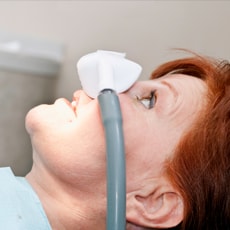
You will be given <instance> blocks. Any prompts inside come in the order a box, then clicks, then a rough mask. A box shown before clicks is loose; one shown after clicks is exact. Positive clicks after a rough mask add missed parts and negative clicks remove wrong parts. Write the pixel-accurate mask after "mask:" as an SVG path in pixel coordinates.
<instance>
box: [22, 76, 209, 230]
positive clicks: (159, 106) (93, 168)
mask: <svg viewBox="0 0 230 230" xmlns="http://www.w3.org/2000/svg"><path fill="white" fill-rule="evenodd" d="M206 90H207V88H206V85H205V84H204V83H203V82H202V81H201V80H199V79H197V78H194V77H191V76H186V75H167V76H164V77H161V78H159V79H155V80H149V81H140V82H136V83H135V84H134V85H133V86H132V87H131V88H130V89H129V90H128V91H126V92H125V93H122V94H120V95H119V99H120V104H121V110H122V116H123V129H124V137H125V149H126V164H127V220H128V221H129V222H132V223H134V224H135V225H134V224H133V225H132V224H127V229H140V228H138V227H137V226H136V225H144V226H149V227H153V226H154V227H159V226H161V227H162V226H163V227H164V226H168V225H171V222H170V221H169V220H166V219H165V218H163V217H161V218H160V219H159V218H158V219H157V222H156V221H155V219H156V218H155V219H154V221H153V219H151V220H150V216H151V218H152V216H153V215H152V213H155V212H156V211H158V210H167V208H166V209H163V208H161V207H163V199H158V200H157V199H156V202H154V204H153V205H152V206H151V205H149V204H150V203H149V200H150V199H147V198H149V195H150V194H163V193H164V194H166V192H167V194H168V193H170V194H172V192H174V190H172V189H173V188H172V185H171V184H170V181H168V180H167V178H165V176H164V171H163V169H164V162H165V160H166V159H168V158H170V157H172V156H173V150H174V149H175V147H176V145H177V143H178V142H179V140H180V138H181V136H182V135H183V133H185V132H186V130H187V129H189V127H191V125H192V123H193V122H194V120H195V119H196V118H197V115H198V113H199V111H200V110H201V109H202V106H203V105H204V100H201V98H202V99H203V98H204V97H203V96H204V95H205V93H206ZM153 91H155V94H156V104H155V105H154V107H153V108H151V109H149V108H147V107H145V106H144V105H143V104H142V103H141V101H140V100H139V99H137V98H144V97H149V95H150V94H151V92H153ZM26 128H27V131H28V133H29V135H30V137H31V142H32V146H33V160H34V163H33V167H32V170H31V172H30V173H29V174H28V175H27V176H26V178H27V180H28V181H29V183H30V184H31V185H32V187H33V188H34V190H35V191H36V193H37V194H38V196H39V198H40V200H41V202H42V204H43V207H44V210H45V212H46V214H47V217H48V219H49V221H50V224H51V226H52V229H55V230H56V229H58V230H60V229H68V230H71V229H76V226H78V229H100V230H101V229H105V218H106V158H105V157H106V153H105V140H104V131H103V126H102V123H101V118H100V112H99V106H98V101H97V99H95V100H92V99H91V98H89V97H88V96H87V95H86V94H85V93H84V92H83V91H76V92H75V93H74V95H73V102H72V103H71V102H68V101H67V100H66V99H58V100H56V101H55V103H54V104H52V105H40V106H38V107H35V108H33V109H32V110H31V111H29V113H28V114H27V117H26ZM170 189H171V190H170ZM158 197H160V195H159V196H158ZM164 197H169V198H170V199H165V200H170V201H171V200H172V199H171V195H170V196H164ZM177 200H179V199H177ZM164 206H166V207H170V205H169V204H168V203H166V204H165V205H164ZM179 206H180V211H178V213H180V215H179V217H175V215H174V217H175V218H176V220H175V221H176V222H180V221H181V218H183V205H181V203H180V205H179ZM136 210H137V211H136ZM150 212H151V215H150V214H149V213H150ZM161 212H163V211H161ZM145 213H146V214H145ZM142 214H143V217H142ZM158 214H159V212H158ZM158 216H159V215H158ZM175 218H174V219H175ZM162 223H163V225H162Z"/></svg>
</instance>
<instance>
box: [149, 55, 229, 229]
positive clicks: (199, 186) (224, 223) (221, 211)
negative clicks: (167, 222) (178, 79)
mask: <svg viewBox="0 0 230 230" xmlns="http://www.w3.org/2000/svg"><path fill="white" fill-rule="evenodd" d="M169 73H170V74H174V73H175V74H178V73H180V74H186V75H191V76H193V77H197V78H200V79H202V80H203V81H204V82H205V83H206V84H207V86H208V95H207V97H206V98H205V100H206V99H207V106H205V108H203V109H202V111H201V113H200V115H199V116H198V118H197V120H196V121H195V122H194V124H193V126H192V127H191V129H190V130H189V131H188V132H187V133H186V134H185V135H184V137H183V138H182V140H181V141H180V143H179V145H178V146H177V148H176V151H175V154H174V155H173V158H172V159H169V160H168V161H167V162H166V171H165V172H166V174H167V176H168V177H169V178H170V180H171V181H172V183H173V184H174V185H175V186H176V187H177V189H178V190H179V191H180V193H181V195H182V196H183V199H184V203H185V213H184V220H183V223H182V224H181V225H180V227H179V229H183V230H228V229H230V64H229V63H228V62H226V61H217V60H215V59H211V58H206V57H202V56H199V55H195V56H193V57H191V58H184V59H179V60H175V61H170V62H168V63H165V64H163V65H161V66H160V67H159V68H157V69H156V70H155V71H154V72H153V73H152V75H151V79H154V78H158V77H161V76H164V75H166V74H169ZM201 100H202V98H201Z"/></svg>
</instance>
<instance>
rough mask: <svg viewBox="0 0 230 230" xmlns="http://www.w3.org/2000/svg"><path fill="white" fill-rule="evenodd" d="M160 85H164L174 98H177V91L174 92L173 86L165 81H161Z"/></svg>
mask: <svg viewBox="0 0 230 230" xmlns="http://www.w3.org/2000/svg"><path fill="white" fill-rule="evenodd" d="M161 83H162V84H163V85H166V86H167V87H168V88H169V89H170V90H171V91H172V93H173V94H174V96H175V98H177V97H178V91H177V90H176V88H175V86H174V85H173V84H171V83H169V82H168V81H166V80H162V81H161Z"/></svg>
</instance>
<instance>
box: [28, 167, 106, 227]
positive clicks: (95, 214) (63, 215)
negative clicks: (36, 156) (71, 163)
mask: <svg viewBox="0 0 230 230" xmlns="http://www.w3.org/2000/svg"><path fill="white" fill-rule="evenodd" d="M44 178H45V179H44ZM26 179H27V180H28V182H29V183H30V184H31V186H32V187H33V189H34V190H35V192H36V193H37V195H38V197H39V199H40V201H41V203H42V205H43V208H44V210H45V213H46V215H47V218H48V220H49V222H50V225H51V227H52V229H53V230H65V229H68V230H72V229H73V230H74V229H100V230H102V229H105V207H106V199H105V197H103V196H101V194H97V193H95V192H91V191H82V190H80V189H78V188H77V187H73V186H71V185H69V184H66V183H64V182H62V181H60V180H59V179H58V178H55V176H53V175H52V174H51V173H49V172H47V171H44V170H43V171H42V172H41V171H39V172H38V171H37V170H36V167H34V166H33V168H32V170H31V172H30V173H29V174H28V175H27V176H26Z"/></svg>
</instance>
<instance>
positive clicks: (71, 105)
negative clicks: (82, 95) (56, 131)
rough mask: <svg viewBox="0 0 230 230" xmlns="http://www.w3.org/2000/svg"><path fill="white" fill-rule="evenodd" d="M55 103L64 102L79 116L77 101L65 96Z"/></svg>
mask: <svg viewBox="0 0 230 230" xmlns="http://www.w3.org/2000/svg"><path fill="white" fill-rule="evenodd" d="M55 103H62V104H65V105H67V106H68V108H70V109H71V111H72V112H73V113H74V115H75V117H77V102H76V101H75V100H73V101H72V102H70V101H68V100H67V99H65V98H60V99H57V100H56V102H55Z"/></svg>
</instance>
